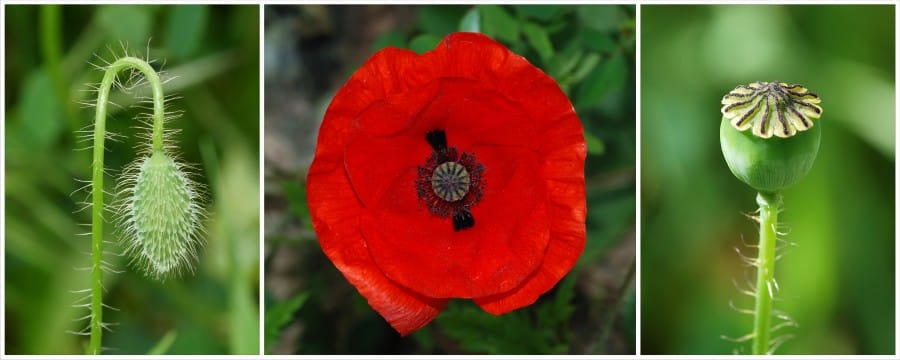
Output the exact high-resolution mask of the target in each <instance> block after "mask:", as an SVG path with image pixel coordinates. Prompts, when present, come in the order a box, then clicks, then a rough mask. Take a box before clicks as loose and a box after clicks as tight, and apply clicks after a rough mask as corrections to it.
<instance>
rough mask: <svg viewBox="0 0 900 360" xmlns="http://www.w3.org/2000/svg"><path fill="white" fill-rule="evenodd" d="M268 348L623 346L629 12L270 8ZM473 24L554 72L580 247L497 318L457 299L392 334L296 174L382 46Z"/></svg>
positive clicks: (630, 335) (630, 309) (631, 176)
mask: <svg viewBox="0 0 900 360" xmlns="http://www.w3.org/2000/svg"><path fill="white" fill-rule="evenodd" d="M265 21H266V23H265V25H264V26H265V54H266V57H265V62H266V63H265V79H266V81H265V93H266V99H265V114H266V122H265V127H266V128H265V137H266V138H265V150H264V151H265V182H266V185H265V204H266V205H265V217H266V229H265V239H266V241H265V271H266V285H265V288H266V292H265V302H266V315H265V317H266V324H265V327H266V335H265V338H266V351H267V352H268V353H278V354H294V353H299V354H328V353H340V354H348V353H350V354H393V353H409V354H459V353H475V354H482V353H486V354H565V353H575V354H633V353H634V351H635V343H634V341H635V340H634V339H635V336H634V335H635V334H634V332H635V327H634V321H635V320H634V319H635V291H634V269H635V257H634V254H635V193H636V188H635V173H636V168H635V144H636V142H635V137H636V131H635V96H634V95H635V87H634V81H635V72H634V66H635V57H634V56H635V53H634V50H635V49H634V44H635V37H634V35H635V7H634V6H555V5H549V6H520V5H515V6H497V5H477V6H474V7H473V6H267V7H266V8H265ZM460 30H463V31H480V32H483V33H485V34H486V35H488V36H491V37H492V38H494V39H496V40H498V41H500V42H502V43H503V44H505V45H506V46H508V47H509V48H510V49H511V50H512V51H513V52H515V53H517V54H521V55H523V56H525V57H526V58H527V59H528V60H529V61H530V62H531V63H532V64H534V65H535V66H537V67H539V68H541V69H543V70H544V71H545V72H546V73H547V74H549V75H550V76H552V77H553V78H555V79H556V80H557V81H558V83H559V84H560V86H561V87H562V89H563V90H564V91H565V92H566V93H567V94H568V95H569V98H570V99H571V100H572V102H573V104H574V106H575V109H576V111H577V112H578V114H579V116H580V118H581V120H582V123H583V125H584V128H585V131H586V133H585V136H586V137H587V145H588V152H589V154H588V158H587V164H586V166H585V178H586V182H587V201H588V202H587V204H588V219H587V244H586V247H585V251H584V253H583V254H582V256H581V258H580V259H579V263H578V265H576V267H575V268H574V269H573V270H572V272H570V273H569V275H568V276H566V277H565V278H564V279H563V280H562V281H561V282H560V283H559V284H557V286H556V287H555V288H554V289H553V290H551V291H550V292H548V293H547V294H545V295H543V296H542V297H541V298H540V300H538V302H537V303H536V304H535V305H533V306H530V307H527V308H524V309H520V310H517V311H514V312H512V313H509V314H506V315H503V316H499V317H497V316H493V315H490V314H488V313H486V312H484V311H482V310H481V309H480V308H478V307H477V306H476V305H475V304H474V303H472V302H471V301H470V300H453V301H451V303H450V305H449V307H448V308H447V309H446V310H445V311H444V312H443V313H442V314H441V315H440V316H438V318H437V319H436V320H435V321H434V322H432V323H431V324H429V325H428V326H426V327H425V328H423V329H422V330H420V331H418V332H416V333H414V334H413V335H411V336H408V337H406V338H401V337H400V336H399V335H398V334H397V333H396V332H395V331H394V330H393V329H392V328H391V327H390V326H389V325H388V324H387V323H386V322H385V321H384V320H383V319H382V318H381V317H380V316H379V315H378V314H377V313H376V312H375V311H373V310H372V309H371V308H369V306H368V304H367V303H366V301H365V299H364V298H362V297H361V296H360V295H359V294H358V293H357V292H356V290H355V289H354V288H353V287H352V286H350V285H349V284H348V283H347V281H346V280H345V279H344V277H343V276H341V274H340V272H338V270H337V269H335V267H334V265H332V264H331V262H330V261H328V259H327V258H326V257H325V255H324V254H323V253H322V250H321V249H320V247H319V244H318V242H317V241H316V237H315V233H314V232H313V231H312V227H311V224H310V220H309V211H308V209H307V208H306V200H305V194H304V191H305V184H304V181H305V178H306V171H307V169H308V167H309V163H310V161H311V160H312V155H313V153H314V149H315V144H316V134H317V129H318V126H319V123H320V122H321V120H322V116H323V114H324V110H325V108H326V107H327V106H328V104H329V103H330V101H331V99H332V97H333V96H334V92H335V91H336V90H337V89H338V88H340V86H342V85H343V84H344V83H345V82H346V81H347V78H348V77H349V76H350V74H352V73H353V71H355V70H356V69H357V68H358V67H359V66H360V65H361V64H362V63H363V62H364V61H365V60H366V59H367V58H368V57H369V56H371V55H372V54H373V53H374V52H375V51H377V50H379V49H381V48H383V47H385V46H396V47H400V48H409V49H412V50H413V51H416V52H419V53H422V52H424V51H427V50H430V49H433V48H434V47H435V46H436V45H437V43H438V42H439V41H440V40H441V39H442V38H443V37H444V36H445V35H446V34H448V33H451V32H454V31H460Z"/></svg>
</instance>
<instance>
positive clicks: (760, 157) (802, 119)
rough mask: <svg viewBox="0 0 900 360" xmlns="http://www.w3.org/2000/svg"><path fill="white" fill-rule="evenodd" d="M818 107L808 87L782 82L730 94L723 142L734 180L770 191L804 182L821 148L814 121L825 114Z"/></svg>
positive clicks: (740, 88)
mask: <svg viewBox="0 0 900 360" xmlns="http://www.w3.org/2000/svg"><path fill="white" fill-rule="evenodd" d="M818 103H819V98H818V96H816V94H813V93H811V92H809V90H807V89H806V88H805V87H803V86H800V85H788V84H786V83H782V82H771V83H767V82H755V83H752V84H750V85H741V86H738V87H737V88H735V89H734V90H732V91H731V92H730V93H728V94H726V95H725V96H724V97H723V98H722V105H723V106H722V115H723V116H722V123H721V125H720V128H719V140H720V141H721V144H722V154H723V155H724V156H725V162H727V163H728V167H729V168H730V169H731V172H732V173H733V174H734V176H735V177H737V178H738V179H740V180H741V181H743V182H745V183H746V184H747V185H750V186H751V187H753V188H754V189H756V190H757V191H760V192H765V193H775V192H778V191H780V190H782V189H784V188H786V187H788V186H791V185H793V184H794V183H796V182H797V181H799V180H800V179H802V178H803V176H805V175H806V173H807V172H809V169H810V168H812V165H813V162H815V160H816V154H817V153H818V150H819V141H820V139H821V134H822V130H821V125H819V126H814V125H815V124H814V123H813V121H812V120H813V119H817V118H819V116H820V115H821V114H822V108H821V107H819V106H818V105H817V104H818ZM747 130H750V131H747ZM773 135H774V137H773Z"/></svg>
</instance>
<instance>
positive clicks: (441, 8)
mask: <svg viewBox="0 0 900 360" xmlns="http://www.w3.org/2000/svg"><path fill="white" fill-rule="evenodd" d="M465 14H466V8H465V7H460V6H449V5H423V6H421V7H419V17H418V21H417V22H418V24H419V28H420V29H422V31H423V32H425V33H427V34H432V35H434V36H437V37H444V36H446V35H447V34H449V33H452V32H454V31H456V26H457V24H459V21H460V19H462V17H463V15H465Z"/></svg>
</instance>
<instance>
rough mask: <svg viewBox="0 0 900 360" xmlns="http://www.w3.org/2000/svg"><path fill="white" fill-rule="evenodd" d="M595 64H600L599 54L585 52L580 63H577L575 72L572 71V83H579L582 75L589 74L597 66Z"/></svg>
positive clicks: (582, 77)
mask: <svg viewBox="0 0 900 360" xmlns="http://www.w3.org/2000/svg"><path fill="white" fill-rule="evenodd" d="M597 64H600V55H597V54H595V53H590V54H587V56H585V57H584V59H583V60H582V61H581V63H579V64H578V68H577V69H575V72H573V73H572V78H571V81H572V83H579V82H581V80H584V77H585V76H587V75H588V74H590V73H591V71H592V70H594V68H596V67H597Z"/></svg>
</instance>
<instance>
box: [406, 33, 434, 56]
mask: <svg viewBox="0 0 900 360" xmlns="http://www.w3.org/2000/svg"><path fill="white" fill-rule="evenodd" d="M440 42H441V38H440V37H438V36H436V35H432V34H422V35H419V36H416V37H414V38H413V39H412V40H410V41H409V49H410V50H412V51H415V52H416V53H418V54H420V55H421V54H422V53H424V52H426V51H429V50H432V49H434V48H436V47H437V45H438V43H440Z"/></svg>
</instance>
